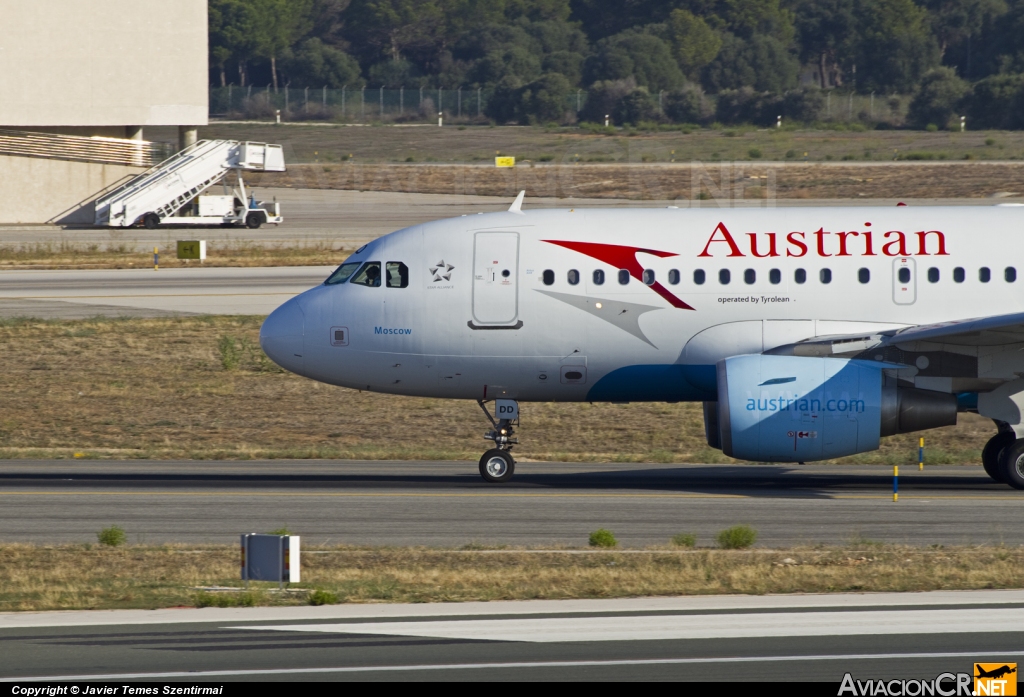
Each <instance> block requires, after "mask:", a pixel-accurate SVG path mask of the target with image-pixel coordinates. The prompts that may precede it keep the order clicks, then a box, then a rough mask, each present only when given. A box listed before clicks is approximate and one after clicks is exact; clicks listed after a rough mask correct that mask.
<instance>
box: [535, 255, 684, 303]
mask: <svg viewBox="0 0 1024 697" xmlns="http://www.w3.org/2000/svg"><path fill="white" fill-rule="evenodd" d="M542 241H543V242H547V243H549V244H557V245H558V246H559V247H565V248H566V249H571V250H573V251H574V252H579V253H580V254H586V255H587V256H588V257H591V258H593V259H597V260H598V261H603V262H604V263H606V264H608V265H609V266H614V267H615V268H617V269H625V270H626V271H629V275H630V276H632V277H633V278H635V279H636V280H638V281H640V282H641V283H643V281H644V269H643V267H642V266H640V262H639V261H637V260H636V255H637V253H638V252H643V253H644V254H653V255H654V256H656V257H661V258H662V259H665V258H667V257H676V256H679V255H678V254H676V253H675V252H661V251H658V250H657V249H644V248H643V247H627V246H625V245H619V244H600V243H597V242H563V241H561V240H542ZM648 287H649V288H650V289H651V290H653V291H654V292H655V293H657V294H658V295H660V296H661V297H663V298H665V300H667V301H668V302H669V304H671V305H672V307H677V308H679V309H680V310H692V309H693V308H692V307H690V306H689V305H687V304H686V303H685V302H683V301H682V300H680V299H679V298H677V297H676V296H675V295H673V294H672V293H670V292H669V290H668V288H666V287H665V286H663V285H661V283H659V282H658V281H655V282H654V283H653V284H652V285H650V286H648Z"/></svg>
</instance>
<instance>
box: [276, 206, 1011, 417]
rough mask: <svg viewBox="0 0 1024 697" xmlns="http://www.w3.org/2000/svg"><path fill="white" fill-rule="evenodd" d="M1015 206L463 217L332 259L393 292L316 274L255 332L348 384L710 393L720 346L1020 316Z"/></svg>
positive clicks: (419, 390) (292, 363) (459, 390)
mask: <svg viewBox="0 0 1024 697" xmlns="http://www.w3.org/2000/svg"><path fill="white" fill-rule="evenodd" d="M1022 217H1024V213H1022V211H1021V210H1018V209H1017V208H1014V207H996V206H993V207H991V208H978V207H970V208H953V207H921V208H915V207H892V208H862V207H857V208H774V209H763V208H762V209H738V210H737V209H724V210H723V209H618V210H582V209H580V210H536V211H527V212H525V213H521V214H518V213H514V212H507V213H492V214H484V215H475V216H463V217H460V218H453V219H449V220H441V221H436V222H432V223H427V224H424V225H418V226H415V227H411V228H407V229H404V230H399V231H397V232H394V233H392V234H390V235H386V236H384V237H382V238H380V239H378V240H375V241H374V242H372V243H370V244H368V245H367V246H366V247H364V248H362V249H361V250H360V251H359V252H357V253H356V254H354V255H353V256H352V257H351V258H350V259H349V260H348V261H349V262H351V263H353V264H354V263H356V262H380V265H381V268H382V269H385V268H398V266H397V264H398V263H401V264H404V265H405V267H406V269H407V271H406V272H404V273H405V276H404V277H403V281H402V282H405V283H407V285H406V287H388V285H387V283H386V282H384V283H381V284H380V285H378V286H376V287H373V286H368V285H359V284H357V283H353V282H352V279H354V278H355V277H354V276H353V277H350V280H349V281H347V282H344V283H339V284H334V285H322V286H319V287H317V288H314V289H312V290H309V291H307V292H306V293H303V294H302V295H300V296H298V297H296V298H294V299H292V300H290V301H289V302H287V303H285V304H284V305H283V306H282V307H280V308H279V309H278V310H276V311H275V312H274V313H273V314H272V315H271V316H270V317H269V318H268V320H267V322H266V324H265V325H264V328H263V330H262V333H261V341H262V343H263V346H264V349H265V350H266V351H267V353H268V355H270V357H271V358H273V359H274V360H275V361H276V362H277V363H279V364H280V365H282V366H283V367H285V368H287V369H288V370H291V371H294V372H296V373H299V374H301V375H305V376H308V377H310V378H313V379H315V380H319V381H323V382H327V383H331V384H335V385H342V386H346V387H352V388H358V389H361V390H372V391H378V392H388V393H395V394H406V395H420V396H430V397H448V398H462V399H492V398H496V397H509V398H512V399H517V400H520V401H623V402H625V401H652V400H653V401H686V400H714V399H715V398H716V395H715V392H716V384H715V368H714V366H715V363H716V362H717V361H719V360H721V359H723V358H727V357H730V356H735V355H739V354H750V353H761V352H763V351H766V350H769V349H771V348H773V347H776V346H780V345H785V344H791V343H794V342H797V341H801V340H804V339H808V338H811V337H816V336H826V335H833V334H853V333H858V332H865V333H869V332H872V331H882V330H885V329H892V328H897V327H904V326H909V325H918V324H927V323H935V322H941V321H946V320H958V319H964V318H968V317H975V316H980V315H998V314H1004V313H1011V312H1019V311H1021V310H1022V309H1024V302H1022V295H1024V294H1022V293H1021V292H1020V290H1021V289H1024V278H1021V279H1020V280H1010V279H1016V273H1017V269H1016V266H1017V264H1019V263H1021V260H1022V259H1024V236H1022V235H1021V234H1020V232H1019V231H1018V228H1019V227H1020V226H1021V223H1020V221H1021V220H1022ZM388 262H391V263H392V264H393V267H386V265H387V264H388ZM933 269H934V270H933ZM984 269H988V280H987V281H984V280H983V279H984V274H985V271H984ZM1007 269H1012V271H1008V270H1007ZM865 270H866V271H865ZM503 272H507V273H504V275H503ZM595 272H603V283H599V282H598V281H600V280H601V279H600V274H598V275H597V278H595ZM620 272H623V273H622V277H623V280H626V281H628V282H627V283H625V284H623V283H620ZM383 273H385V274H386V273H387V272H386V271H384V272H383ZM701 273H702V274H703V282H702V283H698V282H697V281H699V280H700V276H701ZM865 274H866V276H865ZM961 274H962V275H961ZM695 275H696V278H695ZM726 276H728V279H726ZM395 278H396V279H397V276H395ZM390 280H391V279H390V278H386V279H385V281H390ZM573 280H575V281H576V282H575V283H573V282H571V281H573ZM726 280H727V282H726ZM801 281H802V282H801ZM394 285H396V286H397V285H400V283H399V281H397V280H396V281H395V282H394ZM339 332H340V333H339ZM1021 363H1022V369H1024V358H1022V361H1021Z"/></svg>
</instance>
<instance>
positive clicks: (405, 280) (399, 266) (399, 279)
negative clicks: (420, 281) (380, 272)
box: [385, 261, 409, 288]
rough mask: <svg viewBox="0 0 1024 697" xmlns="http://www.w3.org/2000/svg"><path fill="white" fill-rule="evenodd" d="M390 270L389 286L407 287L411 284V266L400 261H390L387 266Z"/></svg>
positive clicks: (388, 270)
mask: <svg viewBox="0 0 1024 697" xmlns="http://www.w3.org/2000/svg"><path fill="white" fill-rule="evenodd" d="M385 268H386V270H387V272H388V288H406V287H407V286H408V285H409V267H408V266H406V265H405V264H403V263H402V262H400V261H389V262H388V263H387V266H386V267H385Z"/></svg>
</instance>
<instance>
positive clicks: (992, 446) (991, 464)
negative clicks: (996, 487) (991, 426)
mask: <svg viewBox="0 0 1024 697" xmlns="http://www.w3.org/2000/svg"><path fill="white" fill-rule="evenodd" d="M1014 440H1015V438H1014V435H1013V433H1011V432H1008V431H1004V432H1002V433H997V434H996V435H994V436H992V438H990V439H989V441H988V443H985V447H984V449H982V451H981V463H982V465H984V467H985V474H987V475H988V476H990V477H992V479H994V480H996V481H997V482H999V483H1000V484H1005V483H1006V481H1005V480H1004V479H1003V469H1002V467H1001V466H1000V465H999V453H1001V452H1002V451H1003V449H1004V448H1006V446H1008V445H1011V444H1012V443H1013V441H1014Z"/></svg>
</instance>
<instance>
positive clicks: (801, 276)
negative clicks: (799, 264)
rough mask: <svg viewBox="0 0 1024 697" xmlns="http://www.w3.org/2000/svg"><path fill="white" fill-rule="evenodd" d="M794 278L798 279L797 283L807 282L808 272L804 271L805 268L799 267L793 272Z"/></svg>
mask: <svg viewBox="0 0 1024 697" xmlns="http://www.w3.org/2000/svg"><path fill="white" fill-rule="evenodd" d="M793 280H794V281H796V282H797V283H806V282H807V272H806V271H804V270H803V269H797V270H796V271H794V272H793Z"/></svg>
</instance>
